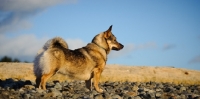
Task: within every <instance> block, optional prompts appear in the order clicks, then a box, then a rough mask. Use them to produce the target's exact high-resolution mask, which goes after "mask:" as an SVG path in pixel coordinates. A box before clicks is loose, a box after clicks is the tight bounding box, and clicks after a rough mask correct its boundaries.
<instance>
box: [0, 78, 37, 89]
mask: <svg viewBox="0 0 200 99" xmlns="http://www.w3.org/2000/svg"><path fill="white" fill-rule="evenodd" d="M25 85H32V86H35V83H34V82H32V81H30V80H24V79H21V80H17V79H12V78H8V79H5V80H1V79H0V87H1V88H0V90H2V89H14V90H17V89H20V88H22V87H24V86H25Z"/></svg>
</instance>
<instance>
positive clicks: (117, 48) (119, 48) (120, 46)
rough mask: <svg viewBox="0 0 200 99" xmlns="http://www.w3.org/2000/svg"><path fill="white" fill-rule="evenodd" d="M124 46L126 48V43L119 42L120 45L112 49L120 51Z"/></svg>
mask: <svg viewBox="0 0 200 99" xmlns="http://www.w3.org/2000/svg"><path fill="white" fill-rule="evenodd" d="M122 48H124V45H122V44H120V43H119V47H112V50H116V51H119V50H121V49H122Z"/></svg>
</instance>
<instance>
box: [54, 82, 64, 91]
mask: <svg viewBox="0 0 200 99" xmlns="http://www.w3.org/2000/svg"><path fill="white" fill-rule="evenodd" d="M54 88H56V89H57V90H62V85H60V83H56V85H55V86H54Z"/></svg>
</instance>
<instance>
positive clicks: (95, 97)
mask: <svg viewBox="0 0 200 99" xmlns="http://www.w3.org/2000/svg"><path fill="white" fill-rule="evenodd" d="M94 99H104V98H103V96H102V94H98V95H95V96H94Z"/></svg>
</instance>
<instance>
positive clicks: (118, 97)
mask: <svg viewBox="0 0 200 99" xmlns="http://www.w3.org/2000/svg"><path fill="white" fill-rule="evenodd" d="M112 99H122V97H120V96H119V95H113V96H112Z"/></svg>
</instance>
